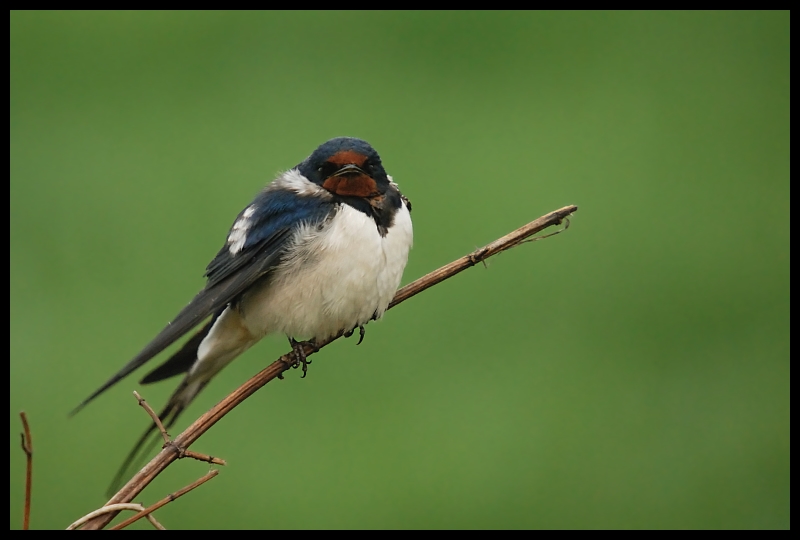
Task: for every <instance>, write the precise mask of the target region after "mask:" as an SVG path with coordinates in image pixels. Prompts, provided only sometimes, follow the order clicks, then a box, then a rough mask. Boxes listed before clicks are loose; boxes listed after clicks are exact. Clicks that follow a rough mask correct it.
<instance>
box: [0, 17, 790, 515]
mask: <svg viewBox="0 0 800 540" xmlns="http://www.w3.org/2000/svg"><path fill="white" fill-rule="evenodd" d="M789 33H790V24H789V14H788V13H787V12H783V13H772V12H770V13H759V12H756V13H752V12H751V13H209V12H201V13H175V12H163V13H162V12H159V13H150V12H135V13H130V12H128V13H125V12H122V13H62V12H44V13H38V12H37V13H33V12H12V13H11V15H10V78H11V82H10V92H11V98H10V171H11V173H10V177H11V182H10V199H11V203H10V240H11V265H10V267H11V279H10V293H11V294H10V296H11V299H10V303H11V305H10V314H11V324H10V337H11V340H10V341H11V346H10V356H11V362H10V364H11V369H10V378H11V383H10V393H11V399H10V401H11V406H10V410H9V422H10V428H9V449H10V497H11V505H10V526H11V528H18V527H19V526H20V524H21V516H22V501H23V485H24V481H23V478H24V457H23V454H22V452H21V451H20V449H19V432H20V424H19V419H18V417H17V413H18V411H19V410H21V409H24V410H26V411H27V412H28V415H29V418H30V421H31V423H32V427H33V436H34V444H35V450H36V456H35V463H34V468H35V470H34V474H35V477H34V490H33V513H32V525H33V527H34V528H44V527H54V528H59V527H65V526H66V525H67V524H68V523H70V522H71V521H72V520H74V519H76V518H78V517H79V516H81V515H83V514H85V513H87V512H89V511H90V510H93V509H94V508H96V507H99V506H101V505H102V504H103V503H104V502H105V500H106V499H105V498H104V496H103V494H104V491H105V489H106V486H107V485H108V482H109V480H110V479H111V477H112V476H113V474H114V472H115V470H116V468H117V466H118V465H119V464H120V462H121V460H122V458H123V457H124V455H125V453H126V452H127V451H128V450H129V448H130V446H131V445H132V443H133V441H134V440H135V439H136V438H137V437H138V435H139V433H140V431H141V430H142V429H144V427H145V426H146V425H147V419H146V418H145V415H144V413H143V412H142V410H141V409H140V408H139V407H137V406H136V402H135V400H134V398H133V397H132V396H131V391H132V390H134V389H139V390H140V391H142V392H143V394H144V396H145V397H146V398H147V399H148V400H149V401H150V402H151V403H153V405H154V406H155V407H156V408H160V407H161V406H162V404H163V403H164V401H165V399H166V397H167V396H168V395H169V393H170V392H171V391H172V389H173V388H174V386H175V384H177V380H171V381H168V382H166V383H161V384H157V385H154V386H148V387H144V388H142V387H141V386H139V385H138V384H137V380H138V378H139V377H141V376H142V375H143V374H144V371H140V372H137V373H136V374H135V375H134V376H132V377H130V378H129V379H126V380H125V381H124V382H123V383H122V384H119V385H117V386H116V387H115V388H114V389H113V390H112V391H110V392H108V393H107V394H105V395H104V396H102V397H101V398H100V399H98V400H97V402H95V403H93V404H92V405H91V406H90V407H88V408H87V409H86V410H84V411H83V412H82V413H81V414H80V415H78V416H76V417H74V418H70V419H67V412H68V411H69V410H70V409H71V408H72V407H74V406H75V405H76V404H77V403H78V402H80V401H81V399H83V398H84V397H86V396H87V394H89V393H90V392H91V391H92V390H94V389H95V388H96V387H97V386H98V385H99V384H100V383H102V382H103V381H105V380H106V378H107V377H108V376H110V375H111V374H112V373H113V372H115V371H116V370H117V369H118V368H119V367H120V366H121V365H122V364H123V363H125V362H126V361H127V360H128V359H130V358H131V356H132V355H133V354H134V353H136V352H138V350H139V349H140V347H142V346H143V345H144V344H145V343H146V342H147V341H149V339H150V338H151V337H153V336H154V334H155V333H156V332H157V331H158V330H160V329H161V328H162V326H163V325H164V324H165V323H166V322H167V321H168V320H169V319H170V318H171V317H172V316H173V315H174V314H175V313H176V312H177V311H178V310H179V309H180V308H181V307H182V306H183V305H185V304H186V302H188V301H189V299H190V298H191V297H192V296H193V295H194V294H195V293H196V292H197V290H199V288H200V287H202V285H203V283H204V281H203V279H202V273H203V270H204V268H205V265H206V263H207V262H208V261H209V260H210V259H211V258H212V257H213V256H214V254H215V253H216V251H217V249H218V248H219V247H220V246H221V245H222V243H223V241H224V238H225V234H226V232H227V230H228V227H229V226H230V225H231V223H232V221H233V219H234V217H235V216H236V214H237V213H238V212H239V210H241V208H243V207H244V206H245V205H246V204H247V203H248V202H250V200H251V198H252V196H253V195H255V193H256V192H257V191H258V190H259V189H260V188H261V187H262V186H263V185H264V184H265V183H267V182H269V181H270V180H272V179H273V178H274V176H275V174H276V173H277V172H278V171H281V170H285V169H287V168H289V167H292V166H294V165H295V164H297V163H298V162H299V161H301V160H302V159H303V158H305V157H306V155H308V154H309V153H310V152H311V151H312V150H313V149H314V148H315V147H316V146H317V145H318V144H320V143H322V142H323V141H325V140H327V139H328V138H330V137H334V136H340V135H348V136H357V137H361V138H364V139H366V140H368V141H369V142H371V143H372V144H373V145H374V146H375V147H376V148H377V149H378V151H379V152H380V153H381V155H382V157H383V161H384V163H385V165H386V168H387V169H388V171H389V173H390V174H392V175H393V176H394V177H395V179H396V180H397V182H398V183H399V184H400V186H401V188H402V190H403V192H404V193H406V194H407V195H408V196H409V197H410V198H411V200H412V201H413V203H414V213H413V218H414V227H415V245H414V249H413V250H412V252H411V257H410V260H409V264H408V266H407V268H406V272H405V275H404V278H403V283H408V282H410V281H412V280H413V279H415V278H417V277H419V276H421V275H423V274H424V273H426V272H428V271H430V270H433V269H435V268H437V267H438V266H440V265H442V264H444V263H447V262H449V261H451V260H452V259H454V258H456V257H459V256H461V255H463V254H465V253H467V252H469V251H471V250H472V249H474V248H476V247H479V246H481V245H484V244H486V243H488V242H490V241H492V240H494V239H495V238H497V237H499V236H501V235H503V234H505V233H507V232H509V231H510V230H512V229H514V228H516V227H519V226H521V225H523V224H524V223H526V222H528V221H530V220H532V219H534V218H536V217H538V216H540V215H542V214H544V213H546V212H548V211H550V210H553V209H556V208H559V207H561V206H565V205H567V204H577V205H578V206H579V207H580V210H579V211H578V213H577V214H576V215H575V217H574V219H573V220H572V226H571V228H570V229H569V231H568V232H567V233H565V234H561V235H559V236H556V237H554V238H551V239H548V240H545V241H541V242H537V243H535V244H527V245H525V246H521V247H518V248H516V249H514V250H512V251H510V252H508V253H505V254H503V255H501V256H499V257H497V258H494V259H492V260H491V261H490V262H489V264H488V269H484V268H482V267H477V268H475V269H472V270H470V271H468V272H466V273H464V274H461V275H459V276H458V277H456V278H454V279H452V280H450V281H448V282H446V283H443V284H441V285H439V286H437V287H435V288H433V289H431V290H429V291H427V292H426V293H424V294H422V295H420V296H418V297H416V298H414V299H413V300H411V301H409V302H407V303H405V304H403V305H402V306H400V307H398V308H397V309H395V310H392V311H390V312H389V313H388V314H387V316H386V317H385V318H384V319H383V320H382V321H380V322H378V323H373V324H370V325H369V327H368V332H367V334H368V335H367V337H366V340H365V342H364V343H363V344H362V345H361V346H360V347H355V341H354V340H349V341H348V340H341V341H340V342H337V343H336V344H334V345H332V346H331V347H329V348H326V349H325V350H324V351H323V352H322V353H321V354H319V355H318V356H315V357H314V364H313V366H312V367H311V370H310V373H309V376H308V378H307V379H305V380H302V381H301V380H300V378H299V372H297V371H292V372H290V373H289V374H288V376H287V378H286V380H285V381H282V382H280V381H275V382H273V383H270V384H269V385H267V386H266V387H265V388H264V389H262V390H261V391H260V392H258V393H257V394H256V395H255V396H253V397H252V398H251V399H249V400H248V401H246V402H245V403H244V404H243V405H242V406H240V407H239V408H238V409H236V410H235V411H234V412H233V413H231V414H230V415H229V416H228V417H226V418H225V419H224V420H223V421H222V422H221V423H219V424H217V426H215V427H214V428H213V429H212V430H211V431H209V432H208V433H207V434H206V435H205V436H204V437H203V438H202V439H200V441H198V442H197V443H196V444H195V445H194V446H193V449H195V450H197V451H200V452H208V453H211V454H213V455H215V456H222V457H224V458H225V459H226V460H228V463H229V465H228V466H227V467H224V468H222V471H221V474H220V475H219V476H218V477H217V478H215V479H214V480H212V482H211V483H209V484H206V485H205V486H203V487H202V488H200V489H198V490H196V491H194V492H192V493H191V494H189V495H187V496H185V497H184V498H183V499H181V500H180V501H177V502H175V503H173V504H171V505H169V506H168V507H166V508H164V509H162V510H160V511H159V512H158V513H157V515H158V517H159V519H160V520H161V521H162V522H163V523H164V524H165V525H166V526H167V527H172V528H203V527H213V528H222V527H230V528H319V527H334V528H341V527H355V528H420V527H432V528H446V527H453V528H550V527H601V528H605V527H624V528H637V527H648V528H649V527H679V528H684V527H703V528H714V527H726V528H727V527H737V528H738V527H744V528H785V527H789V526H790V520H789V490H790V480H789V471H790V464H789V433H790V428H789V403H790V401H789V388H790V384H789V148H790V147H789V130H790V122H789V95H790V90H789ZM286 350H287V345H286V342H285V339H284V338H283V337H280V336H274V337H270V338H268V339H266V340H264V341H263V342H262V343H260V344H259V345H258V346H256V347H254V348H253V349H251V350H250V351H249V352H248V353H247V354H245V355H244V356H243V357H242V358H240V359H239V360H237V361H236V362H234V363H233V364H232V365H231V366H230V367H229V368H227V369H226V370H225V371H224V372H223V373H222V374H221V375H220V376H219V377H218V378H217V379H215V381H214V383H213V384H211V385H210V386H209V387H208V389H207V390H206V391H205V392H204V393H203V394H201V396H200V397H199V399H198V400H197V401H196V402H195V403H194V405H193V406H192V407H191V408H190V409H189V411H188V412H187V413H186V414H185V415H184V417H183V418H182V419H181V421H180V422H179V425H178V426H176V429H175V430H173V431H174V433H178V432H179V431H180V430H182V429H183V428H184V427H185V426H186V425H188V423H189V422H190V421H191V420H193V419H194V418H196V417H197V416H198V415H200V414H201V413H202V412H204V411H205V410H207V408H208V407H210V406H211V405H213V404H214V403H216V402H217V401H219V400H220V399H221V398H222V397H223V396H225V395H226V394H227V393H228V392H230V391H231V390H233V389H234V388H236V387H237V386H238V385H239V384H240V383H242V382H243V381H244V380H246V379H247V378H248V377H249V376H251V375H253V374H254V373H256V372H257V371H259V370H260V369H261V368H262V367H264V366H265V365H266V364H268V363H269V362H271V361H272V360H273V359H274V358H276V357H277V356H278V355H279V354H281V353H283V352H286ZM207 469H208V466H207V465H206V464H203V463H199V462H188V461H182V462H179V463H176V464H174V465H173V466H171V467H170V468H169V469H168V470H167V471H166V472H165V473H164V474H162V475H161V476H160V477H159V478H158V479H157V481H156V482H154V483H153V484H152V485H151V486H150V487H149V488H148V489H147V490H146V491H145V492H144V493H143V494H142V495H141V496H140V497H138V498H137V500H141V501H143V502H145V503H147V504H150V503H152V502H155V501H156V500H158V499H159V498H161V497H163V496H164V495H166V494H167V493H170V492H172V491H175V490H177V489H179V488H180V487H182V486H184V485H186V484H188V483H189V482H191V481H193V480H194V479H196V478H198V477H200V476H201V475H203V474H204V473H205V471H206V470H207ZM140 527H141V528H148V527H149V525H147V524H146V523H144V524H142V525H140Z"/></svg>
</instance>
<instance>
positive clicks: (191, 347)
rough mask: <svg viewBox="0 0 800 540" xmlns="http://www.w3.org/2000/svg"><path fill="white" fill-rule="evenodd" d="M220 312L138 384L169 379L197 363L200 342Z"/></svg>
mask: <svg viewBox="0 0 800 540" xmlns="http://www.w3.org/2000/svg"><path fill="white" fill-rule="evenodd" d="M221 313H222V311H220V312H219V313H217V314H215V315H214V316H213V317H212V318H211V320H210V321H208V323H207V324H206V325H205V326H203V328H201V329H200V330H199V331H198V332H197V333H196V334H195V335H193V336H192V338H191V339H190V340H189V341H187V342H186V343H184V344H183V347H181V350H179V351H178V352H176V353H175V354H173V355H172V356H170V357H169V359H168V360H167V361H166V362H164V363H163V364H161V365H160V366H158V367H157V368H156V369H154V370H153V371H151V372H150V373H148V374H147V375H145V376H144V378H142V380H141V381H139V383H141V384H150V383H154V382H157V381H163V380H164V379H169V378H170V377H174V376H175V375H180V374H181V373H186V372H187V371H189V368H191V367H192V366H193V365H194V363H195V362H197V349H198V347H200V342H202V341H203V339H204V338H205V337H206V336H207V335H208V332H209V331H210V330H211V327H212V326H214V323H215V322H216V320H217V317H219V316H220V314H221Z"/></svg>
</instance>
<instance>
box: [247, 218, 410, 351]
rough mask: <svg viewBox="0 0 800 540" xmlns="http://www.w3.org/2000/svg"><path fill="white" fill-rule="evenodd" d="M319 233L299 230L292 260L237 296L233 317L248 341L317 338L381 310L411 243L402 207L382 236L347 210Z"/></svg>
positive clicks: (393, 289)
mask: <svg viewBox="0 0 800 540" xmlns="http://www.w3.org/2000/svg"><path fill="white" fill-rule="evenodd" d="M322 227H323V228H322V230H315V229H312V228H310V227H306V228H305V229H303V230H301V231H299V232H298V233H297V234H296V236H295V238H294V243H295V245H296V249H294V250H290V251H291V252H293V253H294V255H293V256H292V257H291V258H290V259H288V260H286V261H285V262H284V263H282V265H281V266H280V267H279V268H278V269H276V271H275V273H274V274H273V278H272V279H271V281H270V284H269V286H267V287H263V288H261V289H260V290H254V291H253V292H251V293H250V294H248V295H245V297H244V298H242V302H241V303H240V305H239V309H240V313H241V314H242V317H243V319H244V321H245V324H246V325H247V327H248V329H249V331H250V332H251V333H252V334H253V335H254V336H263V335H265V334H268V333H272V332H282V333H285V334H287V335H289V336H292V337H295V338H298V339H308V338H313V337H316V338H325V337H328V336H331V335H334V334H336V333H337V332H339V331H340V330H350V329H352V328H354V327H356V326H358V325H360V324H365V323H367V322H368V321H369V320H370V319H371V318H372V316H373V314H377V316H378V317H380V316H381V315H383V312H384V311H386V308H387V306H388V305H389V302H390V301H391V299H392V298H393V296H394V293H395V292H396V291H397V287H398V286H399V285H400V278H401V277H402V275H403V269H404V268H405V266H406V262H407V261H408V251H409V249H410V248H411V243H412V236H413V234H412V227H411V216H410V214H409V212H408V209H407V208H406V206H405V203H403V205H402V207H401V208H400V210H398V211H397V213H396V214H395V217H394V223H393V224H392V227H390V228H389V231H388V233H387V234H386V236H381V235H380V234H379V233H378V229H377V227H376V225H375V221H374V220H373V219H372V218H370V217H369V216H367V215H365V214H364V213H363V212H359V211H358V210H356V209H354V208H352V207H351V206H349V205H347V204H342V205H341V206H340V207H339V209H338V212H337V214H336V215H335V216H334V217H333V218H332V219H331V220H329V221H328V222H327V223H326V224H325V225H323V226H322Z"/></svg>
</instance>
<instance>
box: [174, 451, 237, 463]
mask: <svg viewBox="0 0 800 540" xmlns="http://www.w3.org/2000/svg"><path fill="white" fill-rule="evenodd" d="M180 457H185V458H186V457H188V458H192V459H196V460H197V461H205V462H206V463H211V464H213V465H227V464H228V462H227V461H225V460H224V459H222V458H218V457H214V456H209V455H207V454H201V453H200V452H195V451H193V450H184V451H183V455H182V456H180Z"/></svg>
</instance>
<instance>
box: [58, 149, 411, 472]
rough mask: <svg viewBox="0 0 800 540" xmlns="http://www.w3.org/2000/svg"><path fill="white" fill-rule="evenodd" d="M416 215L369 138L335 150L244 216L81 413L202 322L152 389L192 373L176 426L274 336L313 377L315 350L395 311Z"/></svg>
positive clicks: (174, 414) (281, 179)
mask: <svg viewBox="0 0 800 540" xmlns="http://www.w3.org/2000/svg"><path fill="white" fill-rule="evenodd" d="M410 212H411V204H410V202H409V200H408V199H407V198H406V197H405V196H403V195H402V194H401V193H400V190H399V189H398V187H397V184H395V183H394V182H393V181H392V177H391V176H389V175H388V174H386V171H385V170H384V168H383V164H382V163H381V159H380V157H379V156H378V153H377V152H376V151H375V149H373V148H372V146H370V145H369V144H368V143H367V142H366V141H363V140H361V139H356V138H351V137H339V138H335V139H331V140H329V141H327V142H325V143H323V144H322V145H321V146H319V148H317V149H316V150H314V152H313V153H312V154H311V155H310V156H309V157H308V158H306V159H305V160H304V161H302V162H301V163H300V164H299V165H297V166H296V167H294V168H292V169H289V170H288V171H286V172H284V173H282V174H280V175H279V176H278V177H277V178H276V179H275V180H274V181H273V182H271V183H270V184H268V185H267V186H266V187H265V188H264V189H263V190H262V191H261V192H260V193H259V194H258V195H257V196H256V197H255V199H254V200H253V202H252V203H250V204H249V205H248V206H247V207H246V208H245V209H244V210H242V211H241V212H240V213H239V215H238V216H237V217H236V219H235V220H234V222H233V225H232V226H231V228H230V231H229V232H228V236H227V238H226V240H225V244H224V245H223V246H222V249H220V250H219V252H218V253H217V255H216V257H214V259H213V260H212V261H211V262H210V263H209V264H208V266H207V267H206V272H205V274H204V276H205V277H206V278H207V283H206V285H205V287H204V288H203V289H202V290H201V291H200V292H199V293H198V294H197V295H196V296H195V297H194V298H193V299H192V301H191V302H189V304H188V305H187V306H186V307H185V308H183V309H182V310H181V311H180V312H179V313H178V314H177V315H176V316H175V318H174V319H173V320H172V322H170V323H169V324H167V326H166V327H165V328H164V329H163V330H162V331H161V332H160V333H159V334H158V335H157V336H156V337H155V338H154V339H153V340H152V341H151V342H150V343H148V344H147V346H145V348H144V349H142V351H141V352H139V354H137V355H136V356H135V357H134V358H133V359H132V360H131V361H129V362H128V363H127V364H125V365H124V366H123V367H122V369H120V370H119V371H118V372H117V373H116V374H115V375H113V376H112V377H111V378H110V379H109V380H108V381H106V382H105V384H103V385H102V386H101V387H100V388H98V389H97V390H96V391H95V392H94V393H93V394H91V395H90V396H89V397H88V398H86V399H85V400H84V401H83V402H82V403H81V404H80V405H78V407H76V408H75V409H74V410H73V411H72V413H71V414H74V413H76V412H77V411H79V410H80V409H82V408H83V407H84V406H86V405H87V404H88V403H89V402H90V401H92V400H93V399H95V398H96V397H97V396H99V395H100V394H102V393H103V392H104V391H106V390H108V389H109V388H110V387H112V386H113V385H114V384H116V383H117V382H119V381H120V380H122V379H123V378H124V377H126V376H127V375H129V374H130V373H131V372H132V371H134V370H135V369H137V368H138V367H140V366H141V365H143V364H144V363H145V362H147V361H148V360H150V359H151V358H153V357H155V356H156V355H157V354H159V353H160V352H162V351H163V350H164V349H165V348H167V347H168V346H170V345H171V344H172V343H174V342H175V341H176V340H178V339H180V338H181V337H182V336H184V335H185V334H187V333H188V332H190V331H191V330H193V329H194V328H195V327H197V326H200V325H201V324H202V327H201V328H200V330H199V331H197V332H196V333H195V334H194V335H193V336H192V337H191V338H190V339H188V340H187V341H186V342H185V344H184V345H183V346H182V347H181V349H180V350H178V351H177V352H176V353H175V354H173V355H172V356H171V357H170V358H169V359H168V360H166V361H165V362H164V363H163V364H161V365H160V366H158V367H157V368H155V369H154V370H153V371H151V372H150V373H148V374H147V375H145V377H144V378H143V379H142V380H141V383H142V384H147V383H152V382H156V381H160V380H163V379H166V378H169V377H172V376H174V375H178V374H181V373H184V374H185V375H184V377H183V380H182V381H181V383H180V384H179V385H178V387H177V389H176V390H175V392H174V393H173V394H172V396H171V397H170V399H169V401H168V403H167V405H166V407H165V408H164V409H163V411H162V412H161V414H160V415H159V416H160V418H161V419H162V421H163V422H164V423H165V425H166V426H167V427H169V426H171V425H172V424H173V423H174V422H175V420H176V419H177V418H178V416H179V415H180V414H181V412H183V410H184V409H185V408H186V407H187V406H188V405H189V403H191V401H192V400H193V399H194V398H195V397H196V396H197V394H198V393H199V392H200V391H201V390H202V389H203V388H204V387H205V386H206V385H207V384H208V382H209V381H210V380H211V379H212V377H214V375H216V374H217V373H218V372H219V371H220V370H221V369H222V368H224V367H225V366H226V365H228V364H229V363H230V362H231V361H232V360H233V359H234V358H236V357H237V356H239V355H240V354H242V353H243V352H245V351H246V350H247V349H249V348H250V347H252V346H253V345H254V344H255V343H257V342H258V341H259V340H260V339H261V338H263V337H264V336H266V335H267V334H273V333H283V334H285V335H286V336H287V337H288V338H289V342H290V343H291V345H292V348H293V350H294V353H295V358H296V362H295V364H294V367H297V366H298V365H299V364H302V366H303V371H304V375H305V369H306V364H307V363H308V362H307V361H306V359H305V354H304V352H303V345H304V344H305V343H309V342H310V343H312V344H313V343H314V341H315V340H319V339H324V338H327V337H330V336H334V335H337V334H339V333H344V334H345V335H347V334H352V332H353V331H354V330H355V329H360V330H361V337H362V338H363V327H364V325H365V324H366V323H367V322H369V321H370V320H372V319H378V318H380V317H381V316H382V315H383V313H384V311H386V308H387V307H388V305H389V302H390V301H391V299H392V297H393V296H394V294H395V292H396V290H397V287H398V285H399V284H400V278H401V277H402V274H403V269H404V268H405V265H406V262H407V260H408V252H409V249H410V248H411V244H412V236H413V234H412V226H411V213H410ZM298 338H302V339H309V338H310V339H309V341H308V342H298V341H297V339H298ZM154 429H155V426H152V427H151V429H150V430H148V431H147V432H146V433H145V434H144V435H143V436H142V438H141V439H140V440H139V443H138V444H137V446H136V447H135V448H134V450H133V452H131V455H130V456H129V459H128V461H127V462H126V463H128V462H130V460H131V459H132V458H133V457H134V455H135V454H136V453H137V451H138V449H139V448H140V446H141V445H142V444H143V443H144V442H145V440H146V438H147V436H148V435H149V434H150V433H152V432H153V430H154ZM123 467H124V466H123Z"/></svg>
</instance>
